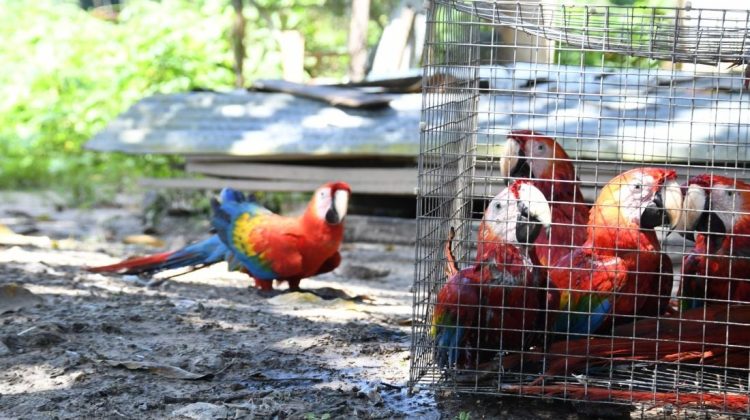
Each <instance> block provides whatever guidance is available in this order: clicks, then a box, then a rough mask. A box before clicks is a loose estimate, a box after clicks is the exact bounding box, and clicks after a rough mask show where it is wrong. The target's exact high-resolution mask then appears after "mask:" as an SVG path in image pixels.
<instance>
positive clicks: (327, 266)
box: [88, 182, 351, 293]
mask: <svg viewBox="0 0 750 420" xmlns="http://www.w3.org/2000/svg"><path fill="white" fill-rule="evenodd" d="M350 195H351V188H350V187H349V185H348V184H346V183H344V182H331V183H328V184H325V185H323V186H321V187H320V188H318V189H317V190H316V191H315V193H314V194H313V196H312V199H311V200H310V203H309V204H308V206H307V209H306V210H305V212H304V213H303V214H302V215H301V216H299V217H286V216H280V215H277V214H274V213H272V212H271V211H269V210H268V209H266V208H264V207H263V206H261V205H260V204H258V203H257V202H255V201H253V200H251V199H248V198H247V197H246V196H245V195H244V194H243V193H241V192H237V191H235V190H232V189H228V188H226V189H224V190H223V191H222V192H221V195H220V199H221V201H218V200H216V199H213V200H212V201H211V207H212V209H213V217H212V219H211V225H212V227H213V228H214V229H215V231H216V234H214V235H212V236H210V237H209V238H207V239H205V240H203V241H200V242H197V243H195V244H192V245H188V246H186V247H184V248H182V249H179V250H176V251H171V252H163V253H159V254H155V255H150V256H145V257H138V258H131V259H127V260H124V261H122V262H119V263H117V264H111V265H105V266H100V267H90V268H88V270H89V271H92V272H113V273H114V272H118V273H129V274H139V273H152V272H158V271H162V270H168V269H173V268H180V267H190V268H200V267H203V266H207V265H211V264H215V263H218V262H222V261H227V262H228V263H229V268H230V269H231V270H239V271H242V272H244V273H247V274H248V275H249V276H250V277H252V278H253V279H254V280H255V287H256V288H258V289H260V291H262V292H265V293H272V292H273V280H276V281H280V282H281V281H286V282H287V283H288V284H289V290H299V283H300V280H302V279H303V278H306V277H312V276H315V275H318V274H322V273H327V272H330V271H332V270H334V269H335V268H336V267H338V265H339V263H340V262H341V255H340V254H339V247H340V246H341V241H342V239H343V235H344V218H345V217H346V213H347V208H348V202H349V196H350Z"/></svg>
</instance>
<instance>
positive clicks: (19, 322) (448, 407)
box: [0, 193, 576, 419]
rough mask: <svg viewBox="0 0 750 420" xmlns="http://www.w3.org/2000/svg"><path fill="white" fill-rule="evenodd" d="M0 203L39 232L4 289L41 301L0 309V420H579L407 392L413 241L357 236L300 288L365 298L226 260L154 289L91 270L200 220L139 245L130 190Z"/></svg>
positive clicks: (12, 251)
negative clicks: (260, 288)
mask: <svg viewBox="0 0 750 420" xmlns="http://www.w3.org/2000/svg"><path fill="white" fill-rule="evenodd" d="M0 201H1V203H0V223H3V224H4V225H6V226H8V227H9V228H11V229H12V230H13V231H14V232H16V233H23V234H27V235H29V236H15V235H12V234H10V235H9V234H7V232H6V234H5V235H2V236H0V286H3V285H6V286H7V285H8V284H10V283H16V284H18V285H20V286H22V287H24V288H26V289H28V290H29V291H30V292H31V293H33V294H34V296H35V297H36V298H38V302H36V304H35V305H27V306H26V307H24V308H22V309H20V310H17V311H12V312H7V313H4V314H0V325H1V326H2V327H1V328H0V340H1V341H0V418H24V419H27V418H139V419H142V418H167V417H174V418H194V419H212V418H273V417H277V418H310V419H313V418H314V419H322V418H357V417H359V418H393V417H418V418H457V417H460V418H466V413H469V414H470V418H478V417H485V416H486V417H497V416H502V417H508V416H510V417H514V418H540V417H542V418H552V417H558V418H559V417H565V418H570V417H576V416H575V414H574V412H575V411H574V410H571V409H567V408H561V406H560V404H544V403H533V404H521V403H519V401H517V400H503V401H497V400H495V399H489V400H488V399H482V400H477V399H476V398H468V399H467V398H464V399H455V398H442V399H440V400H439V401H436V400H435V398H434V395H432V394H431V393H430V392H429V391H428V390H422V391H421V392H418V393H417V394H415V395H412V396H410V395H407V390H406V382H407V379H408V369H409V339H410V337H409V333H410V327H409V320H410V317H411V302H412V297H411V294H410V291H409V287H410V285H411V283H412V280H413V258H414V249H413V247H412V246H410V245H404V244H396V243H389V242H388V241H382V240H381V241H379V242H380V243H364V242H350V243H347V244H346V245H345V246H344V248H343V257H344V263H343V265H342V266H341V267H340V268H339V269H338V270H336V271H335V272H334V273H331V274H327V275H323V276H320V277H318V278H314V279H308V280H305V281H303V283H302V286H303V288H309V289H321V288H326V287H330V288H335V289H338V290H343V291H345V292H346V293H347V294H349V295H351V296H359V297H360V299H357V300H345V299H332V300H323V299H320V298H318V297H316V296H313V295H310V294H299V293H295V294H283V295H280V296H278V297H275V298H271V299H268V298H264V297H261V296H258V294H257V293H256V292H254V291H253V290H252V289H250V288H249V287H248V286H249V281H248V279H247V278H246V277H245V276H244V275H241V274H238V273H229V272H227V271H226V267H225V266H223V265H217V266H214V267H211V268H209V269H204V270H199V271H196V272H193V273H190V274H187V275H184V276H179V277H176V278H172V279H168V280H166V281H165V282H163V283H162V284H161V285H156V286H154V285H150V286H149V285H148V283H149V282H150V281H153V279H152V278H139V277H135V276H116V275H101V274H91V273H88V272H86V271H84V270H82V269H81V268H82V267H84V266H87V265H96V264H105V263H110V262H114V261H116V260H117V259H119V258H122V257H127V256H129V255H134V254H141V253H144V252H155V251H158V250H161V249H166V248H173V247H178V246H182V245H184V244H186V243H188V242H190V241H192V240H195V239H198V238H200V237H203V236H204V235H205V234H206V232H207V230H208V226H207V223H206V222H205V220H204V219H203V218H196V217H192V218H191V217H168V218H167V219H164V220H163V221H162V222H160V225H161V229H160V233H159V234H158V238H159V239H160V240H161V241H163V244H159V243H156V244H153V245H157V246H156V247H154V246H149V245H144V244H141V245H137V244H136V245H132V244H131V245H128V244H124V243H123V240H124V239H125V238H127V237H128V235H132V234H139V233H141V231H142V225H141V221H140V219H139V216H140V213H141V212H140V208H139V206H138V205H137V203H138V201H139V200H133V199H132V197H131V198H127V197H126V198H121V199H120V200H119V203H117V204H116V205H113V206H111V207H106V208H97V209H92V210H71V209H66V208H64V206H60V205H59V200H57V199H55V198H54V197H52V198H50V196H47V195H40V194H19V193H16V194H10V193H5V194H0ZM133 203H136V204H133ZM366 227H367V226H365V227H364V229H365V230H366ZM360 228H362V227H361V226H360ZM375 236H377V235H375ZM381 236H385V237H387V235H381ZM129 240H131V241H133V240H135V241H136V242H139V241H140V242H143V238H135V239H134V238H129ZM6 290H7V289H6ZM31 299H34V297H32V298H31Z"/></svg>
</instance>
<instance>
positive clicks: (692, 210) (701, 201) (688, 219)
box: [678, 184, 708, 240]
mask: <svg viewBox="0 0 750 420" xmlns="http://www.w3.org/2000/svg"><path fill="white" fill-rule="evenodd" d="M706 210H708V195H707V194H706V190H704V189H703V187H701V186H699V185H695V184H690V185H689V186H688V188H687V191H686V192H685V199H684V200H683V202H682V216H681V219H680V223H679V226H678V228H679V231H680V233H681V234H682V236H684V237H686V238H688V239H690V240H695V238H694V236H693V232H694V231H695V230H696V229H697V228H698V222H699V220H700V219H701V218H703V217H705V216H704V213H705V211H706Z"/></svg>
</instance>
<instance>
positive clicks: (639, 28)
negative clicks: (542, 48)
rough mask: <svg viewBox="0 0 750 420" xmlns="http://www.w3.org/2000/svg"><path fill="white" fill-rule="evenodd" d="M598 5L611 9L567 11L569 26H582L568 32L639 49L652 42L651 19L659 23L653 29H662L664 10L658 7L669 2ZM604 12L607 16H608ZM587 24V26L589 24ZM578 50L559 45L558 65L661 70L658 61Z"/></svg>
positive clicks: (626, 0)
mask: <svg viewBox="0 0 750 420" xmlns="http://www.w3.org/2000/svg"><path fill="white" fill-rule="evenodd" d="M575 3H577V4H579V5H580V6H586V5H589V2H585V1H583V0H578V1H576V2H575ZM596 4H597V5H603V6H609V7H608V8H607V9H604V8H603V7H602V8H599V7H596V6H592V8H589V9H586V8H584V7H579V8H568V9H566V13H568V15H567V18H568V19H569V22H580V26H581V29H578V30H577V29H575V28H569V29H568V31H569V32H570V33H572V34H584V33H585V34H586V35H587V36H589V37H591V38H593V39H602V38H604V37H605V36H606V37H609V38H613V39H618V40H620V42H622V41H626V42H630V43H631V44H632V45H638V44H642V43H645V42H647V41H648V40H649V37H650V33H649V32H650V28H651V27H652V22H651V19H652V18H653V19H655V20H656V21H655V22H654V23H653V25H654V26H655V27H658V26H659V20H660V19H661V18H663V16H664V14H665V10H664V9H659V7H662V6H665V5H666V4H667V1H666V0H609V2H599V3H596ZM651 8H654V9H651ZM605 10H606V11H607V13H605ZM652 12H653V13H652ZM584 22H587V24H586V23H584ZM667 23H669V21H667ZM584 26H587V29H584ZM592 28H594V29H592ZM599 28H601V29H599ZM605 28H606V31H605ZM579 49H580V46H577V45H565V44H562V43H558V44H557V48H555V56H554V60H555V63H559V64H565V65H573V66H580V65H585V66H603V67H610V68H633V67H640V68H656V67H658V66H659V61H657V60H651V59H648V58H645V57H635V56H628V55H625V54H616V53H611V52H593V51H589V52H580V51H579Z"/></svg>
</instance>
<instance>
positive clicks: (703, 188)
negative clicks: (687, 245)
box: [680, 174, 750, 250]
mask: <svg viewBox="0 0 750 420" xmlns="http://www.w3.org/2000/svg"><path fill="white" fill-rule="evenodd" d="M683 191H684V192H685V199H684V202H683V208H684V212H683V220H682V222H681V223H680V227H681V229H682V230H684V231H685V233H684V235H685V236H686V237H687V238H689V239H694V237H693V233H694V232H695V233H702V234H704V235H706V237H707V240H708V241H709V249H711V250H716V249H718V248H719V247H720V246H721V243H722V241H723V240H724V237H725V236H726V235H727V234H730V233H733V232H741V231H743V230H744V229H743V228H742V227H741V226H740V224H750V217H748V216H750V184H748V183H746V182H743V181H739V180H735V179H733V178H728V177H725V176H721V175H710V174H702V175H697V176H695V177H693V178H691V179H690V180H689V181H688V183H687V186H685V187H683ZM748 227H750V225H749V226H748ZM745 229H746V228H745Z"/></svg>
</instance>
